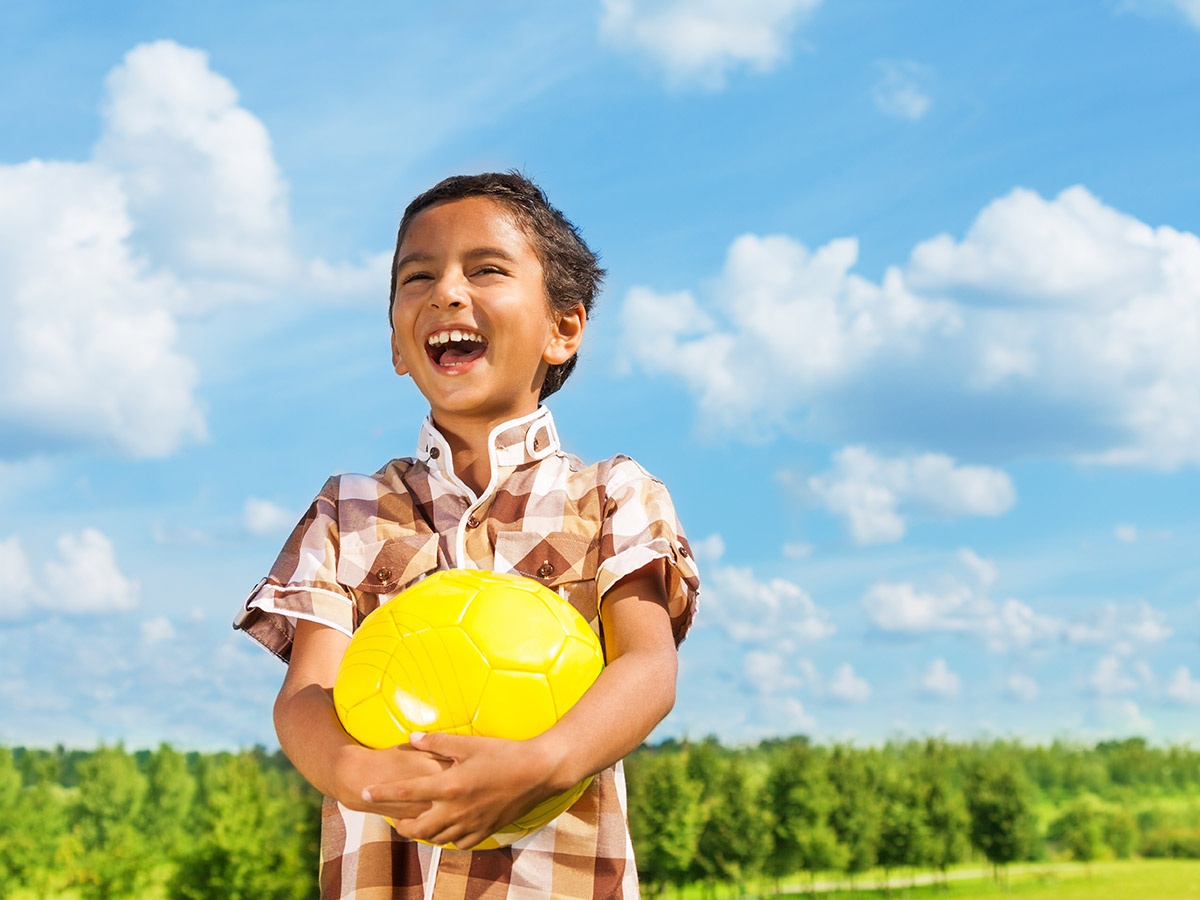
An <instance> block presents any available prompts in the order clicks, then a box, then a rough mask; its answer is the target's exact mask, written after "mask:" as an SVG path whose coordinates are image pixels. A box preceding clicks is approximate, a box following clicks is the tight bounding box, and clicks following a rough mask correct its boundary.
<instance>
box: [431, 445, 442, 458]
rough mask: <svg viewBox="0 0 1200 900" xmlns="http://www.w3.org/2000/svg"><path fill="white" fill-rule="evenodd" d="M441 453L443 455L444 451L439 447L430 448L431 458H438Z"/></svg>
mask: <svg viewBox="0 0 1200 900" xmlns="http://www.w3.org/2000/svg"><path fill="white" fill-rule="evenodd" d="M441 455H442V451H441V450H439V449H438V448H437V447H430V448H429V458H430V459H437V458H438V457H439V456H441Z"/></svg>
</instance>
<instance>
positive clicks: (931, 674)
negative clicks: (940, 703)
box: [921, 656, 962, 700]
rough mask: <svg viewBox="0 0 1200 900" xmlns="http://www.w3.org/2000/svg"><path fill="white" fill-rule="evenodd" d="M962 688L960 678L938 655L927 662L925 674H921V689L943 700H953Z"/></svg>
mask: <svg viewBox="0 0 1200 900" xmlns="http://www.w3.org/2000/svg"><path fill="white" fill-rule="evenodd" d="M961 689H962V679H961V678H960V677H959V676H958V675H957V674H956V673H954V672H951V671H950V667H949V666H947V665H946V660H944V659H942V658H941V657H940V656H939V657H938V658H937V659H935V660H934V661H933V662H931V663H930V664H929V667H928V668H927V669H926V670H925V674H924V675H922V676H921V690H922V691H924V692H925V693H926V694H929V695H930V696H933V697H940V698H942V699H943V700H953V699H954V698H955V697H957V696H958V695H959V692H960V690H961Z"/></svg>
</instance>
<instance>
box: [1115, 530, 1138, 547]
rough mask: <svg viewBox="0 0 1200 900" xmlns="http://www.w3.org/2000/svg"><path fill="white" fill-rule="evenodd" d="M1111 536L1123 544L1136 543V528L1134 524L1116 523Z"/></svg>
mask: <svg viewBox="0 0 1200 900" xmlns="http://www.w3.org/2000/svg"><path fill="white" fill-rule="evenodd" d="M1113 536H1114V537H1116V539H1117V540H1118V541H1120V542H1121V543H1123V544H1136V543H1137V540H1138V530H1137V526H1135V525H1118V526H1117V527H1116V528H1114V529H1113Z"/></svg>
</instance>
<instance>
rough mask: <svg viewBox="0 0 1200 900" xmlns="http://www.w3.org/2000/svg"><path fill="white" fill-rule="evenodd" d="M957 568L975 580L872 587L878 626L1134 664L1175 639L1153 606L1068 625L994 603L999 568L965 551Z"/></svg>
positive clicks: (869, 598) (866, 602)
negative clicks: (1141, 653)
mask: <svg viewBox="0 0 1200 900" xmlns="http://www.w3.org/2000/svg"><path fill="white" fill-rule="evenodd" d="M958 562H959V563H960V565H961V566H962V567H963V568H964V569H966V570H967V572H968V573H969V574H970V578H968V579H964V578H962V577H960V576H958V575H955V574H947V575H943V576H942V577H940V578H938V579H936V583H935V584H934V585H933V586H931V587H929V588H921V587H918V586H917V585H915V584H913V583H911V582H887V581H878V582H876V583H874V584H872V585H871V586H870V587H869V588H868V589H867V591H866V592H865V593H864V594H863V597H862V606H863V608H864V609H865V610H866V612H867V615H868V617H869V618H870V620H871V622H872V623H873V624H874V625H875V627H876V628H879V629H880V630H882V631H887V632H892V633H897V634H908V635H913V636H924V635H933V634H965V635H971V636H974V637H976V638H978V639H979V640H981V641H983V642H984V644H985V645H986V646H987V647H988V649H990V650H993V651H997V652H1001V651H1008V650H1014V649H1021V648H1027V647H1031V646H1034V645H1038V644H1048V643H1052V642H1059V641H1066V642H1068V643H1072V644H1091V645H1102V646H1103V645H1107V646H1109V647H1110V648H1111V649H1112V651H1113V652H1114V653H1118V654H1120V655H1126V656H1127V655H1128V654H1129V653H1130V652H1132V650H1133V648H1134V647H1135V646H1149V645H1152V644H1158V643H1161V642H1162V641H1164V640H1166V639H1167V638H1168V637H1170V636H1171V634H1172V629H1171V628H1170V627H1169V626H1168V625H1167V621H1166V615H1165V614H1164V613H1162V612H1160V611H1159V610H1157V609H1155V608H1154V607H1152V606H1150V605H1149V604H1148V603H1140V604H1138V605H1137V606H1135V607H1132V608H1123V607H1119V606H1116V605H1115V604H1107V605H1105V606H1104V607H1102V608H1101V609H1100V610H1099V611H1098V612H1097V613H1095V614H1093V615H1090V616H1086V617H1082V618H1077V619H1068V618H1064V617H1061V616H1051V615H1046V614H1043V613H1039V612H1037V611H1036V610H1034V609H1033V608H1032V607H1031V606H1029V605H1028V604H1027V603H1024V602H1022V601H1021V600H1018V599H1015V598H1011V597H1010V598H1007V599H1004V600H1000V601H998V600H994V599H992V597H991V596H990V588H991V587H992V586H993V585H994V583H995V582H996V579H997V576H998V573H997V569H996V566H995V564H994V563H993V562H991V561H990V560H984V559H981V558H980V557H979V556H977V555H976V554H975V553H973V552H972V551H970V550H966V549H964V550H960V551H959V553H958Z"/></svg>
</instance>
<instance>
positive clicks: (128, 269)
mask: <svg viewBox="0 0 1200 900" xmlns="http://www.w3.org/2000/svg"><path fill="white" fill-rule="evenodd" d="M106 88H107V95H106V99H105V102H104V105H103V109H102V123H103V129H102V131H101V134H100V136H99V138H98V140H97V143H96V148H95V151H94V154H93V156H92V158H91V159H89V160H86V161H81V162H76V161H41V160H31V161H28V162H24V163H20V164H17V165H0V318H2V319H3V320H4V322H5V324H6V327H5V328H4V329H3V330H0V430H3V431H4V432H5V433H6V440H5V441H4V445H3V446H2V447H0V454H3V455H4V456H7V457H12V458H22V457H28V456H31V455H33V454H34V453H36V452H39V451H52V452H53V451H60V450H63V449H69V448H73V447H80V446H86V447H89V448H96V447H99V448H103V449H115V450H119V451H120V452H123V453H126V454H129V455H132V456H136V457H161V456H166V455H169V454H171V453H173V452H174V451H175V450H177V449H178V448H179V447H180V446H181V445H183V444H184V443H186V442H189V441H195V440H201V439H203V438H204V437H205V434H206V428H205V421H204V414H203V408H202V404H201V402H200V401H199V399H198V398H197V397H196V387H197V380H198V379H197V372H196V366H195V364H194V363H193V362H192V360H191V359H190V358H189V357H188V355H187V354H186V353H185V352H184V351H183V350H182V349H181V348H180V346H179V344H180V341H179V324H178V317H179V316H182V315H185V314H188V315H194V314H196V313H197V312H199V311H203V310H206V309H209V308H211V307H212V306H213V305H214V304H217V303H221V302H230V301H235V300H244V299H246V298H250V297H263V296H267V295H271V294H278V293H282V292H285V291H286V292H287V293H288V295H289V297H294V296H295V295H297V294H300V295H307V296H312V295H315V294H321V293H323V292H328V293H330V294H333V295H343V294H344V293H345V292H346V291H348V290H349V291H353V290H358V289H360V288H361V287H362V285H363V283H364V282H365V281H369V280H374V281H376V282H377V283H379V284H380V285H383V284H386V283H387V282H386V271H385V267H383V266H382V265H381V264H380V262H379V260H375V259H373V260H370V261H368V262H367V263H365V264H364V266H363V267H361V268H355V267H345V266H344V267H340V268H339V267H334V266H330V265H328V264H326V263H324V262H322V261H320V260H305V259H303V258H301V257H299V256H298V255H296V253H295V252H294V250H293V248H292V237H291V229H290V219H289V216H288V210H287V202H286V200H287V188H286V185H285V184H284V182H283V179H282V176H281V175H280V173H279V169H278V166H277V164H276V163H275V160H274V157H273V156H272V154H271V148H270V141H269V138H268V136H267V132H266V129H265V128H264V126H263V125H262V123H261V122H260V121H259V120H258V119H257V118H255V117H254V116H253V115H252V114H251V113H250V112H248V111H247V110H246V109H244V108H242V107H241V106H240V105H239V104H238V100H237V93H236V91H235V90H234V89H233V87H232V86H231V85H230V83H229V82H228V81H227V80H226V79H225V78H223V77H221V76H220V75H218V74H216V73H215V72H212V71H211V70H210V69H209V68H208V62H207V58H206V56H205V54H203V53H201V52H200V51H197V50H191V49H188V48H185V47H181V46H179V45H178V44H175V43H173V42H171V41H158V42H155V43H152V44H143V45H140V46H138V47H135V48H134V49H133V50H131V51H130V52H129V53H128V54H126V56H125V58H124V60H123V61H122V62H121V63H120V64H119V65H117V66H116V67H115V68H114V69H113V70H112V71H111V72H110V73H109V76H108V79H107V82H106Z"/></svg>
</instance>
